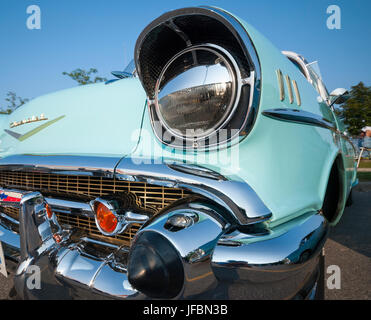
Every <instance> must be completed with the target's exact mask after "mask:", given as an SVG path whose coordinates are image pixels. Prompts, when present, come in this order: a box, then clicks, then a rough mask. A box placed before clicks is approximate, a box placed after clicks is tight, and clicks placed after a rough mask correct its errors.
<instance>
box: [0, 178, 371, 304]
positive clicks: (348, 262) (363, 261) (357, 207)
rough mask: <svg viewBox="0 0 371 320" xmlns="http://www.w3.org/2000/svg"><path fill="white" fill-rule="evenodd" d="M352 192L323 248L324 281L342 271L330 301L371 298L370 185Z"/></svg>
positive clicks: (3, 289)
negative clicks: (340, 217) (338, 284)
mask: <svg viewBox="0 0 371 320" xmlns="http://www.w3.org/2000/svg"><path fill="white" fill-rule="evenodd" d="M354 191H355V192H353V205H352V206H351V207H348V208H347V209H346V210H345V212H344V215H343V217H342V219H341V220H340V222H339V223H338V225H337V226H336V227H334V228H332V229H331V230H330V235H329V238H328V240H327V242H326V245H325V253H326V260H325V263H326V268H325V269H326V276H325V278H326V279H329V277H331V275H332V271H331V270H332V269H331V268H329V269H328V267H329V266H332V265H336V266H338V267H339V268H340V272H341V277H340V280H341V282H340V289H331V290H330V289H328V288H326V293H325V298H326V299H329V300H332V299H339V300H349V299H352V300H353V299H356V300H370V299H371V272H370V271H371V232H370V230H371V183H362V184H360V185H359V186H358V187H357V188H356V190H354ZM327 271H328V273H327ZM10 289H11V281H10V280H9V279H6V278H5V277H4V276H2V275H0V300H1V299H7V296H8V292H9V290H10Z"/></svg>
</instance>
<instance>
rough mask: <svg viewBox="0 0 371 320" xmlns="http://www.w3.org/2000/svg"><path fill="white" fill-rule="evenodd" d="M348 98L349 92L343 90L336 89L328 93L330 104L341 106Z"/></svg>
mask: <svg viewBox="0 0 371 320" xmlns="http://www.w3.org/2000/svg"><path fill="white" fill-rule="evenodd" d="M349 98H350V95H349V91H348V90H347V89H344V88H337V89H335V90H334V91H332V92H331V93H330V104H331V105H334V104H342V103H344V102H345V101H347V100H348V99H349Z"/></svg>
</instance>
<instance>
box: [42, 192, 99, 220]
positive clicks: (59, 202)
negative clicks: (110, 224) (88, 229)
mask: <svg viewBox="0 0 371 320" xmlns="http://www.w3.org/2000/svg"><path fill="white" fill-rule="evenodd" d="M45 201H46V202H47V203H48V204H49V205H50V206H51V207H52V209H53V210H55V211H57V212H58V211H60V210H62V212H67V213H70V212H71V211H72V210H76V211H78V214H82V215H85V216H88V217H91V218H94V213H93V211H92V210H91V207H90V205H89V203H84V202H77V201H69V200H64V199H56V198H48V197H45Z"/></svg>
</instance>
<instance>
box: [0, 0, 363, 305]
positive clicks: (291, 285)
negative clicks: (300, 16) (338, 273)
mask: <svg viewBox="0 0 371 320" xmlns="http://www.w3.org/2000/svg"><path fill="white" fill-rule="evenodd" d="M134 61H135V67H134V68H133V69H132V70H131V71H130V72H127V70H126V71H125V72H114V73H113V74H114V75H116V77H117V79H114V80H109V81H107V82H102V83H97V84H91V85H86V86H79V87H76V88H72V89H67V90H63V91H59V92H55V93H51V94H48V95H45V96H42V97H39V98H36V99H33V100H31V101H30V102H28V103H27V104H25V105H24V106H22V107H20V108H19V109H17V110H15V111H14V112H13V113H12V114H10V115H2V117H1V118H0V128H1V131H2V132H1V136H0V139H1V146H0V147H1V151H0V152H1V153H0V156H1V159H0V186H1V191H0V241H1V244H2V248H3V249H2V250H3V251H4V256H5V261H6V262H5V263H6V267H7V273H8V274H9V276H11V277H13V279H14V286H15V291H16V292H17V295H18V297H19V298H23V299H100V298H101V299H314V298H321V297H323V290H324V289H323V288H324V285H323V283H324V264H323V261H324V260H323V259H324V253H323V250H322V249H323V246H324V243H325V241H326V238H327V235H328V231H329V228H330V227H331V226H333V225H336V223H337V222H338V221H339V219H340V218H341V216H342V214H343V211H344V208H345V206H346V204H347V201H348V203H350V202H351V199H350V197H351V190H352V187H353V186H355V185H356V184H357V179H356V172H355V161H354V156H355V154H354V147H353V145H352V144H351V142H350V141H349V140H348V138H347V136H346V135H345V134H344V129H343V128H342V127H341V126H340V122H339V120H338V119H337V117H336V115H335V113H334V108H333V106H334V104H338V103H342V102H343V101H345V100H346V98H347V91H346V90H345V89H336V90H335V91H333V92H332V93H331V94H329V93H328V92H327V90H326V87H325V85H324V83H323V81H322V79H321V77H320V74H319V72H318V71H316V68H315V67H314V65H313V64H310V63H308V62H307V61H306V60H305V58H304V57H302V56H301V55H299V54H296V53H294V52H288V51H287V52H286V51H284V52H281V51H279V50H278V49H277V48H275V47H274V46H273V45H272V44H271V43H270V42H269V41H268V40H267V39H266V38H265V37H264V36H262V35H261V34H260V33H259V32H258V31H257V30H256V29H254V28H253V27H252V26H251V25H250V24H248V23H246V22H244V21H243V20H241V19H240V18H238V17H237V16H235V15H233V14H231V13H229V12H226V11H224V10H222V9H219V8H215V7H206V6H201V7H192V8H183V9H178V10H175V11H171V12H167V13H165V14H163V15H162V16H160V17H159V18H157V19H156V20H154V21H153V22H151V23H150V24H149V25H148V26H147V27H146V28H145V29H144V30H143V32H142V33H141V34H140V36H139V38H138V40H137V42H136V46H135V50H134ZM35 270H36V271H37V270H38V272H39V273H40V279H41V280H40V281H41V284H40V285H39V286H37V285H34V286H30V284H29V282H30V281H28V280H29V278H30V277H31V275H34V273H35V272H36V271H35ZM31 282H32V281H31Z"/></svg>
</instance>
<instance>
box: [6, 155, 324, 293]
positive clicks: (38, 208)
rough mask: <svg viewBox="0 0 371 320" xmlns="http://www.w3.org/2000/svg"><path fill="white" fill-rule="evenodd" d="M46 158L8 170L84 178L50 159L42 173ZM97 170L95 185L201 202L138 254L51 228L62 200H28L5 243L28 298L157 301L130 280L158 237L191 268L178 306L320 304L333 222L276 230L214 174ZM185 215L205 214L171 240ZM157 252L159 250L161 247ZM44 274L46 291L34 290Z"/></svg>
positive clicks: (243, 189)
mask: <svg viewBox="0 0 371 320" xmlns="http://www.w3.org/2000/svg"><path fill="white" fill-rule="evenodd" d="M36 158H37V157H35V156H34V157H32V158H29V157H28V156H26V158H21V159H20V158H17V159H7V160H6V163H0V166H1V165H3V166H6V167H7V168H10V169H12V170H14V169H17V170H28V171H29V170H37V172H40V171H42V172H44V171H45V172H49V171H52V172H53V173H54V174H58V173H59V170H60V171H61V172H65V171H66V170H67V169H69V170H68V172H74V170H75V171H76V172H79V173H81V172H80V171H81V170H82V169H81V166H80V165H78V163H80V162H81V161H79V159H76V160H75V159H70V158H68V159H66V158H65V157H63V158H58V159H57V158H53V157H46V158H41V160H40V161H39V162H41V164H40V163H39V164H38V165H37V166H36V165H32V164H31V162H35V159H36ZM20 160H21V161H22V162H21V161H20ZM27 161H28V162H27ZM48 161H49V162H50V163H49V162H48ZM3 162H5V160H4V161H3ZM66 163H67V164H69V166H70V167H71V168H70V167H69V166H66ZM25 164H26V165H25ZM92 168H94V170H93V169H91V170H90V169H89V168H88V167H86V166H84V170H83V174H84V175H85V174H87V173H89V172H88V171H89V170H90V174H92V175H94V176H95V175H97V174H103V175H109V176H112V175H113V174H114V175H115V176H116V177H117V179H121V180H129V181H147V182H148V183H152V184H157V185H165V186H172V187H180V188H185V189H186V190H190V191H192V193H193V194H194V195H195V196H192V197H188V198H185V199H183V200H182V201H180V202H179V201H177V202H176V204H175V203H174V205H170V206H169V207H166V208H165V209H164V210H162V211H161V212H160V213H159V214H158V215H156V216H155V217H154V219H151V220H150V221H148V223H146V224H145V225H143V226H142V228H141V229H140V230H139V232H138V233H137V234H136V236H135V238H134V242H133V245H132V246H131V248H129V247H125V246H115V245H112V244H108V243H107V242H104V243H103V242H99V241H96V240H93V239H91V238H87V237H86V236H82V235H81V234H79V233H75V232H74V230H69V229H68V230H65V229H62V228H61V227H60V226H59V224H58V221H57V219H54V217H53V219H48V218H47V216H46V214H45V212H46V210H45V203H46V202H48V203H49V204H50V205H51V206H52V208H53V204H52V203H51V202H50V201H51V200H52V199H50V198H44V197H43V195H42V194H41V193H39V192H25V193H24V194H23V196H22V199H21V201H20V203H19V208H20V218H19V225H17V224H16V223H14V224H13V225H12V224H11V223H10V222H9V221H6V220H5V219H4V218H3V217H2V216H0V241H2V244H3V247H4V251H5V255H6V259H7V266H8V268H9V269H10V271H11V269H13V270H15V268H16V272H15V279H14V280H15V281H14V282H15V286H16V290H17V292H18V294H19V296H21V297H23V298H25V299H151V298H153V297H154V295H153V294H152V293H153V292H152V293H151V292H150V291H148V294H147V291H146V290H145V287H143V286H142V287H141V286H139V285H137V283H136V282H135V281H134V282H133V281H132V278H130V276H131V274H130V270H131V272H132V273H133V270H134V271H135V269H136V267H137V266H136V265H133V259H132V253H133V250H134V248H136V247H138V245H140V244H141V243H140V241H141V240H140V239H141V238H145V237H141V235H143V234H147V235H149V234H151V235H156V237H159V238H161V239H163V241H165V242H166V243H168V244H169V247H171V248H173V249H174V250H175V251H176V255H177V257H178V258H179V261H180V262H181V270H180V271H181V272H180V273H181V274H182V279H181V287H180V288H179V291H178V292H177V294H176V295H174V296H171V298H173V299H292V298H298V297H299V298H307V297H311V294H310V293H311V292H312V293H313V291H314V288H315V287H316V281H317V278H318V273H319V271H318V265H319V257H320V252H321V249H322V247H323V245H324V242H325V240H326V237H327V233H328V224H327V221H326V220H325V218H324V217H323V216H322V215H320V214H319V213H318V212H308V213H307V214H304V215H301V216H300V217H298V218H296V219H293V220H291V221H289V222H286V223H284V224H281V225H279V226H276V227H270V224H269V218H270V216H271V214H270V212H269V210H268V209H267V208H266V207H265V206H264V204H263V203H262V202H261V200H260V199H259V198H258V197H257V195H256V193H254V192H253V190H252V189H251V188H250V187H249V186H248V185H247V184H244V183H243V182H237V181H230V180H228V179H224V177H219V176H216V175H214V173H213V172H210V171H205V169H197V168H195V167H194V166H192V167H186V166H179V165H174V164H173V165H171V166H170V165H165V164H163V165H151V164H148V165H147V164H144V165H140V166H138V165H135V162H134V161H132V160H129V159H127V160H125V161H121V162H120V164H119V165H117V167H116V170H115V172H114V173H112V171H111V170H108V169H107V168H106V167H104V170H102V169H99V167H98V166H97V165H96V162H94V166H92ZM53 201H54V205H56V206H58V207H59V208H61V206H62V205H67V206H75V207H74V210H75V209H76V210H77V209H78V211H79V212H82V213H83V212H86V211H87V210H89V209H88V208H87V207H86V206H83V204H81V203H80V204H77V203H74V202H72V201H61V200H58V199H53ZM179 208H181V210H186V211H189V210H191V211H192V212H195V213H196V214H197V216H198V219H197V221H196V222H195V223H193V224H192V225H190V226H189V227H187V228H184V229H180V230H170V229H169V228H167V227H166V223H167V221H168V218H169V217H170V216H172V215H173V214H174V213H175V212H177V211H179ZM62 209H63V208H62ZM237 221H239V223H237ZM18 234H20V236H18ZM152 249H153V250H156V243H155V244H154V247H153V248H152ZM138 268H139V267H138ZM35 270H36V271H37V272H39V275H40V286H32V285H31V286H30V285H29V283H33V281H31V282H30V279H31V278H32V277H33V276H34V275H35V274H34V272H35ZM138 270H139V269H138ZM143 271H146V270H143ZM144 273H145V272H144ZM149 286H150V285H149ZM138 288H140V290H139V289H138ZM144 292H146V293H144Z"/></svg>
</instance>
